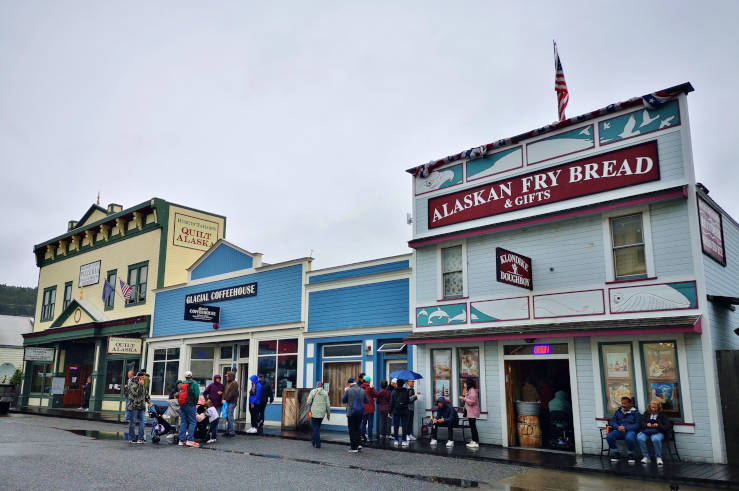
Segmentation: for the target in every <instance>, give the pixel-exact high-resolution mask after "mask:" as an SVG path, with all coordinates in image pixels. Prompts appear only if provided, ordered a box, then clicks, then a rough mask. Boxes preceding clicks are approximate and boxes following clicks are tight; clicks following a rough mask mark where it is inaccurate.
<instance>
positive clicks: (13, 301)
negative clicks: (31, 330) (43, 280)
mask: <svg viewBox="0 0 739 491" xmlns="http://www.w3.org/2000/svg"><path fill="white" fill-rule="evenodd" d="M35 307H36V289H35V288H26V287H21V286H9V285H0V314H5V315H25V316H29V317H33V315H34V310H35Z"/></svg>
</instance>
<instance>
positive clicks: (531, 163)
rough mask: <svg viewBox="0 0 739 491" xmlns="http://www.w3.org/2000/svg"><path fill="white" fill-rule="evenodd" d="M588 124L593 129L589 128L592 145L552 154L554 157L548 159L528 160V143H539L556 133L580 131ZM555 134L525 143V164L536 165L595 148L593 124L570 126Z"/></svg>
mask: <svg viewBox="0 0 739 491" xmlns="http://www.w3.org/2000/svg"><path fill="white" fill-rule="evenodd" d="M588 126H590V127H591V128H593V129H592V130H591V136H592V137H593V145H592V146H590V147H588V148H583V149H582V150H575V151H574V152H569V153H563V154H561V155H556V156H554V157H549V158H548V159H544V160H537V161H536V162H530V161H529V145H533V144H534V143H539V142H542V141H544V140H548V139H550V138H551V137H552V136H557V135H561V134H563V133H569V132H570V131H577V130H581V131H582V130H583V129H584V128H587V127H588ZM557 135H551V136H548V137H546V138H540V139H538V140H535V141H532V142H529V143H527V144H526V165H536V164H541V163H542V162H548V161H550V160H554V159H558V158H560V157H566V156H568V155H572V154H575V153H579V152H584V151H586V150H592V149H594V148H595V140H596V138H595V128H594V125H593V124H589V125H585V126H580V127H579V128H572V129H568V130H567V131H563V132H562V133H557Z"/></svg>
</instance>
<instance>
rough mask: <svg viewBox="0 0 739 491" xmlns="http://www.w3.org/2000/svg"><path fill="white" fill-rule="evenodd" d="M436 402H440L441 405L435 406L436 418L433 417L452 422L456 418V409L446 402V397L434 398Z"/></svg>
mask: <svg viewBox="0 0 739 491" xmlns="http://www.w3.org/2000/svg"><path fill="white" fill-rule="evenodd" d="M436 402H437V403H439V402H440V403H441V404H442V406H441V407H438V406H437V407H436V418H434V419H443V420H444V421H452V422H454V421H455V420H456V419H457V410H456V409H454V408H453V407H452V406H451V404H449V403H448V402H447V400H446V399H444V398H443V397H439V398H438V399H436Z"/></svg>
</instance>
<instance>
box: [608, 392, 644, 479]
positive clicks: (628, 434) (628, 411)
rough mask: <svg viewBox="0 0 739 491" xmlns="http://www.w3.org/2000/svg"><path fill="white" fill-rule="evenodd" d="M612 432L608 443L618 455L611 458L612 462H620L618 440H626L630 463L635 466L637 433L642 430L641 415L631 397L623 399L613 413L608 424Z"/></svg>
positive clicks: (609, 434)
mask: <svg viewBox="0 0 739 491" xmlns="http://www.w3.org/2000/svg"><path fill="white" fill-rule="evenodd" d="M608 426H610V431H609V432H608V435H606V441H608V446H609V447H610V448H611V450H615V451H616V454H615V455H614V456H613V457H612V458H611V462H618V460H619V457H618V445H616V440H626V448H627V449H628V451H629V463H630V464H633V463H634V462H636V461H635V460H634V449H635V448H636V433H637V432H638V431H639V428H641V415H640V414H639V411H637V410H636V408H635V407H634V406H633V403H632V402H631V398H630V397H622V398H621V407H620V408H618V409H616V412H615V413H613V417H612V418H611V421H610V422H609V423H608Z"/></svg>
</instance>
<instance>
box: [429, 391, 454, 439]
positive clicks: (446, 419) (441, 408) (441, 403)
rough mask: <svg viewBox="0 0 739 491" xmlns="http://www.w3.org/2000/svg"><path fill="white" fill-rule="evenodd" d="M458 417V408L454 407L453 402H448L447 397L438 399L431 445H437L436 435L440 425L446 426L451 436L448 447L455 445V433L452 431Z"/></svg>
mask: <svg viewBox="0 0 739 491" xmlns="http://www.w3.org/2000/svg"><path fill="white" fill-rule="evenodd" d="M457 418H458V416H457V410H456V409H454V407H452V405H451V404H449V403H448V402H446V399H444V398H443V397H439V398H438V399H437V400H436V418H434V419H433V423H434V427H433V428H432V429H431V441H430V442H429V444H430V445H431V446H435V445H436V435H437V433H438V430H439V426H446V428H447V431H448V436H449V439H448V440H447V442H446V446H447V448H452V447H453V446H454V439H453V438H454V433H453V432H452V428H454V422H455V421H457Z"/></svg>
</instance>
